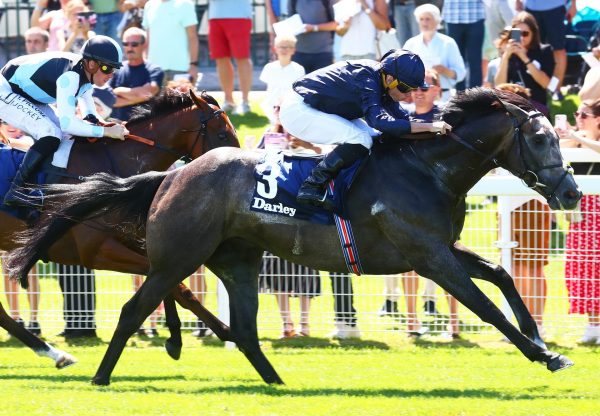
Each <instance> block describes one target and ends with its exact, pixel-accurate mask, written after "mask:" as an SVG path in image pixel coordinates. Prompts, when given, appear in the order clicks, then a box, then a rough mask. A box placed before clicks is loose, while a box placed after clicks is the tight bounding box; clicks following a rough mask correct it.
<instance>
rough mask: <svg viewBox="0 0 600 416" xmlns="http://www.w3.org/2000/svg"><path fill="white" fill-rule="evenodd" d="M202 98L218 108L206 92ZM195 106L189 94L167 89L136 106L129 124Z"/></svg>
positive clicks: (215, 101)
mask: <svg viewBox="0 0 600 416" xmlns="http://www.w3.org/2000/svg"><path fill="white" fill-rule="evenodd" d="M201 98H202V99H203V100H205V101H206V102H207V103H209V104H213V105H216V106H218V105H219V104H218V103H217V100H215V99H214V98H213V97H211V96H210V95H208V94H206V92H204V91H203V92H202V95H201ZM193 105H194V100H192V97H191V96H190V94H189V93H188V92H181V91H179V90H176V89H172V88H165V89H164V90H162V91H161V92H160V94H158V95H156V96H154V97H152V98H151V99H150V101H149V102H147V103H145V104H142V105H139V106H136V107H135V108H134V109H133V113H132V116H131V118H130V119H129V122H128V123H129V124H132V123H138V122H141V121H143V120H148V119H150V118H155V117H158V116H161V115H164V114H169V113H174V112H176V111H179V110H183V109H184V108H189V107H191V106H193Z"/></svg>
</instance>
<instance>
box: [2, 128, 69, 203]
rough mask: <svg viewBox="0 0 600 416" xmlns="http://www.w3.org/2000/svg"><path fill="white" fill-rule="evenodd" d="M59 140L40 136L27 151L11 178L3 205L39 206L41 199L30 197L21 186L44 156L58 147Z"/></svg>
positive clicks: (50, 153) (29, 177)
mask: <svg viewBox="0 0 600 416" xmlns="http://www.w3.org/2000/svg"><path fill="white" fill-rule="evenodd" d="M59 143H60V140H59V139H57V138H56V137H50V136H47V137H42V138H41V139H39V140H38V141H37V142H36V143H35V144H34V145H33V146H31V148H30V149H29V150H28V151H27V154H26V155H25V158H24V159H23V163H22V164H21V167H19V170H18V171H17V174H16V175H15V178H14V179H13V182H12V185H11V186H10V189H9V190H8V192H7V193H6V195H5V196H4V205H6V206H12V207H14V206H29V207H31V206H35V207H41V201H37V200H36V199H35V198H30V197H29V195H28V194H26V193H25V192H23V188H24V186H25V184H26V183H27V181H30V180H31V178H32V176H33V174H34V173H35V172H36V170H37V169H38V168H39V166H40V165H41V164H42V162H43V161H44V159H46V157H48V156H50V155H52V154H53V153H54V152H55V151H56V149H57V148H58V144H59Z"/></svg>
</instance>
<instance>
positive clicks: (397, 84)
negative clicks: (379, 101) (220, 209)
mask: <svg viewBox="0 0 600 416" xmlns="http://www.w3.org/2000/svg"><path fill="white" fill-rule="evenodd" d="M387 87H388V88H389V89H390V90H393V89H394V88H397V89H398V91H400V92H401V93H402V94H408V93H409V92H411V91H414V90H416V89H417V88H416V87H411V86H410V85H408V84H405V83H404V82H402V81H400V80H398V79H395V80H393V81H392V82H391V83H390V84H389V85H388V86H387Z"/></svg>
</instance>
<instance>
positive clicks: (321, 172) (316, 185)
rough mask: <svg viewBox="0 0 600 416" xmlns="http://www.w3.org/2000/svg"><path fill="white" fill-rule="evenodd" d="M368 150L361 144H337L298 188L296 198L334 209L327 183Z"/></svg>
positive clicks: (303, 202) (310, 203)
mask: <svg viewBox="0 0 600 416" xmlns="http://www.w3.org/2000/svg"><path fill="white" fill-rule="evenodd" d="M368 152H369V149H367V148H366V147H364V146H363V145H360V144H350V143H345V144H341V145H339V146H337V147H336V148H335V149H333V150H332V151H331V152H330V153H329V154H327V156H325V158H324V159H323V160H322V161H321V162H320V163H319V164H318V165H317V166H315V168H314V169H313V170H312V172H311V173H310V175H309V176H308V178H306V180H305V181H304V183H303V184H302V186H301V187H300V189H299V190H298V196H297V197H296V200H297V201H298V202H299V203H301V204H309V205H315V206H318V207H323V208H325V209H327V210H329V211H333V209H334V206H333V204H332V203H331V202H330V201H329V200H328V199H327V189H326V187H327V184H328V183H329V181H330V180H332V179H335V177H336V176H337V175H338V173H339V172H340V170H342V169H344V168H347V167H349V166H351V165H352V164H353V163H354V162H355V161H356V160H357V159H359V158H360V157H362V156H364V155H366V154H367V153H368Z"/></svg>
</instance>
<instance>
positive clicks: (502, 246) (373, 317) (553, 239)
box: [0, 149, 600, 338]
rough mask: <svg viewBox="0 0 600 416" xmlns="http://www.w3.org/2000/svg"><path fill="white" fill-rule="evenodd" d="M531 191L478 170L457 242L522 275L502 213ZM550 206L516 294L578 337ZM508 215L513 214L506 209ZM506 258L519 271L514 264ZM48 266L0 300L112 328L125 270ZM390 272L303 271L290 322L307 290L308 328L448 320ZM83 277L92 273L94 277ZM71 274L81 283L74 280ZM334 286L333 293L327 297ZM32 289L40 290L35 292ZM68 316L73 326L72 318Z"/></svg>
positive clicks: (276, 284) (273, 316)
mask: <svg viewBox="0 0 600 416" xmlns="http://www.w3.org/2000/svg"><path fill="white" fill-rule="evenodd" d="M564 154H565V157H566V158H567V160H570V161H573V162H576V161H582V160H585V161H598V162H600V158H599V157H598V155H597V154H596V153H593V152H591V153H590V152H585V151H581V150H580V149H579V151H575V152H573V151H567V152H564ZM598 179H599V178H598V177H595V176H579V177H576V180H577V182H578V184H579V185H580V187H581V189H582V190H583V191H584V193H586V194H588V195H600V180H598ZM534 195H535V194H534V193H533V192H532V191H531V190H529V189H527V188H526V187H525V186H524V185H523V184H521V183H520V181H519V180H518V179H516V178H514V177H510V176H498V175H490V176H487V177H485V178H484V179H483V180H482V181H481V182H480V183H478V184H477V185H476V186H475V187H474V188H473V190H472V191H471V192H470V193H469V197H468V198H467V203H468V207H467V219H466V224H465V228H464V231H463V233H462V236H461V241H462V242H463V243H464V244H465V245H467V246H468V247H470V248H471V249H473V250H474V251H476V252H477V253H479V254H480V255H482V256H483V257H486V258H488V259H490V260H492V261H494V262H497V263H502V264H503V266H504V267H505V268H506V269H507V270H512V271H513V273H514V272H519V271H521V274H522V272H523V270H524V269H523V266H522V264H519V263H518V262H517V263H515V262H514V259H513V254H514V252H515V250H516V249H517V247H514V244H512V243H511V242H512V241H514V240H513V236H512V235H511V232H514V231H515V230H512V229H511V228H513V227H512V226H511V221H508V220H507V219H508V218H511V207H510V198H514V197H515V196H518V197H524V196H534ZM494 197H495V198H494ZM507 201H509V202H507ZM544 212H545V209H542V210H540V211H536V210H535V209H534V210H526V211H525V212H524V213H522V214H521V215H523V218H522V219H521V222H523V219H524V218H526V217H528V215H530V216H531V217H536V218H537V217H539V216H540V215H541V216H542V217H543V215H544V214H543V213H544ZM514 215H515V214H514V213H513V216H514ZM551 215H552V221H548V225H549V224H550V223H551V224H552V228H551V229H550V230H548V232H549V236H550V239H549V244H548V247H547V248H546V249H545V250H541V251H539V250H538V251H536V250H534V249H530V250H531V252H529V253H525V254H526V257H528V258H529V259H530V260H531V261H532V262H533V263H535V262H537V263H540V264H543V263H544V260H543V259H545V258H547V264H546V265H543V266H540V267H537V269H536V268H535V267H534V268H529V269H527V270H528V272H529V275H522V276H520V277H519V280H518V283H519V285H518V286H520V288H521V290H523V291H524V293H526V294H528V295H527V297H526V299H525V300H526V304H527V305H528V306H530V308H532V309H535V308H540V307H541V306H540V305H543V306H544V308H543V315H542V316H541V318H539V317H538V319H539V320H540V321H543V326H544V328H545V330H546V332H547V333H548V334H549V335H550V336H553V335H555V336H573V337H577V336H580V335H581V333H582V332H583V328H584V326H585V324H586V317H585V316H582V315H576V314H569V297H568V293H567V289H566V284H565V243H564V240H565V236H566V234H567V232H568V223H567V222H566V221H565V215H564V213H562V212H555V213H553V214H551ZM513 221H515V219H514V217H513ZM518 226H519V227H521V228H520V229H519V230H520V231H521V232H523V233H527V232H531V231H535V230H537V231H544V227H545V226H546V224H542V223H529V224H525V225H524V224H520V225H518ZM523 227H525V228H523ZM540 243H541V242H540V241H537V242H536V241H534V242H533V243H532V246H537V245H538V244H540ZM515 265H516V267H517V268H518V270H515ZM277 269H278V268H277V267H275V268H274V269H273V268H271V271H273V270H275V271H276V273H274V274H273V273H271V274H270V275H266V274H263V275H261V282H263V283H265V282H266V284H264V285H262V286H263V291H262V292H261V294H260V310H259V332H260V335H261V336H273V337H277V336H279V334H280V332H281V330H282V318H281V314H280V310H279V308H278V305H277V300H276V296H275V295H274V294H273V293H271V292H274V291H276V289H277V288H281V287H284V286H285V284H286V283H285V282H289V280H290V276H289V271H288V272H287V273H283V272H285V271H283V272H282V270H277ZM57 271H58V270H57V267H56V266H41V265H40V266H38V268H37V271H34V272H33V273H32V275H36V276H37V277H39V282H40V287H41V290H39V292H38V291H37V290H36V288H35V287H34V290H33V291H32V293H29V299H28V293H27V292H26V291H24V290H22V289H17V288H16V287H15V286H14V285H13V286H10V283H8V282H5V283H6V284H8V286H5V290H4V293H1V292H0V301H1V302H2V303H3V304H4V305H5V307H7V309H8V308H9V307H12V308H13V309H16V310H13V311H12V313H13V315H14V316H18V315H20V316H21V317H22V318H23V319H24V320H25V321H29V320H30V319H31V318H30V314H31V310H30V306H29V305H30V302H29V301H30V300H33V301H34V302H33V305H34V309H39V311H38V312H37V316H36V312H35V310H34V311H33V313H34V314H33V319H34V320H38V321H39V322H40V324H41V326H42V331H43V332H44V333H45V334H47V335H53V334H54V333H57V332H59V331H60V330H62V329H63V327H64V325H65V320H64V318H67V319H69V320H72V321H73V322H79V321H81V322H86V320H87V321H95V325H96V326H97V327H98V328H99V329H113V328H114V327H115V324H116V321H117V319H118V316H119V313H120V309H121V307H122V305H123V304H124V303H125V302H126V300H127V299H128V298H129V297H131V295H132V294H133V291H134V285H133V282H132V278H131V277H130V276H127V275H123V274H119V273H114V272H106V271H97V272H96V275H95V279H94V278H87V281H86V278H81V277H80V276H79V272H78V271H77V270H76V269H73V268H67V269H66V270H62V272H63V273H62V275H61V277H60V279H57ZM582 277H586V276H582ZM203 278H205V279H203ZM203 280H205V281H206V286H204V283H203ZM396 280H398V281H399V282H400V283H402V282H403V283H404V285H405V286H403V285H402V284H399V287H397V286H396V285H395V284H394V280H393V279H389V278H386V277H383V276H368V275H367V276H362V277H352V278H351V282H352V287H353V296H352V295H349V294H348V293H347V292H348V290H347V289H348V288H347V287H346V286H348V279H347V278H345V277H343V276H334V277H333V278H331V279H330V278H328V274H327V273H323V272H320V273H319V272H315V273H313V274H312V275H310V276H309V278H307V279H304V283H303V284H302V285H300V286H296V288H295V289H294V290H295V292H296V294H295V295H294V297H292V298H290V299H289V300H290V302H289V303H290V304H291V313H290V314H291V317H292V321H293V322H294V323H295V329H296V331H300V330H301V327H300V324H299V322H300V320H301V319H300V309H299V303H300V302H299V300H297V298H296V295H297V294H298V293H300V294H301V295H306V296H308V297H309V298H311V302H310V311H309V313H308V319H304V320H305V321H306V320H307V321H308V322H309V323H310V331H311V334H312V335H315V336H324V335H326V334H327V333H328V332H329V331H331V329H332V328H333V324H334V321H335V320H342V319H348V321H351V320H352V319H356V321H357V322H358V326H359V327H360V330H361V332H362V333H363V337H367V338H368V337H369V333H371V334H373V333H376V332H382V331H399V332H403V331H407V330H413V329H415V328H414V325H412V326H411V325H410V324H411V323H413V324H414V323H415V319H416V320H418V321H420V322H421V324H422V325H423V326H427V327H429V329H430V330H431V332H432V333H438V332H442V331H444V330H446V329H447V328H446V325H447V324H448V318H449V312H448V311H449V309H448V306H447V302H446V300H445V299H444V296H443V293H442V291H441V290H440V289H439V288H438V289H436V292H435V296H436V297H437V303H436V307H437V309H438V311H439V312H440V314H439V315H437V316H430V315H426V314H425V313H424V311H423V303H424V302H423V298H422V296H421V295H422V292H423V287H424V286H425V285H424V282H423V279H422V278H418V279H417V278H400V279H396ZM59 281H60V283H62V284H63V286H65V285H66V286H70V287H71V292H73V293H71V294H70V295H73V296H72V297H69V294H67V296H65V299H69V300H68V302H69V303H70V306H71V307H73V308H74V310H73V311H72V313H70V314H69V315H68V316H66V317H63V310H64V306H65V305H64V302H65V301H64V300H63V293H62V292H61V290H60V287H59ZM307 281H308V283H307ZM91 282H94V283H95V286H93V285H92V283H91ZM76 283H77V284H80V286H77V284H76ZM190 283H191V287H192V289H193V290H195V291H196V292H202V293H203V294H204V295H205V296H204V297H205V303H206V305H207V306H208V308H209V309H211V310H212V311H214V312H218V313H219V314H220V315H221V316H223V317H224V318H226V316H224V315H223V314H226V313H227V308H226V302H225V301H224V299H226V298H225V297H224V296H222V293H223V292H222V291H221V290H219V291H217V279H216V278H215V277H214V276H213V275H212V274H211V273H210V272H207V273H206V275H205V276H203V275H201V274H197V275H196V276H195V277H193V278H192V282H190ZM417 284H419V288H417V287H416V285H417ZM477 284H478V285H479V286H480V287H481V288H482V290H483V291H484V292H485V293H486V294H487V295H488V296H489V297H490V298H491V299H492V300H493V301H494V302H495V303H496V304H497V305H499V306H502V303H503V298H502V296H501V294H500V292H499V290H498V289H496V288H495V287H493V286H491V285H490V284H488V283H485V282H483V283H481V282H479V281H478V282H477ZM334 285H335V286H337V288H336V290H335V291H334V290H332V288H333V286H334ZM386 287H387V288H388V290H387V295H386V294H384V291H385V289H384V288H386ZM269 288H270V289H269ZM307 288H308V289H307ZM404 289H406V290H404ZM302 290H314V292H312V293H309V292H302ZM333 292H338V297H337V299H336V300H335V301H334V296H333ZM344 292H346V293H344ZM36 293H37V294H38V295H39V296H35V294H36ZM86 294H87V295H88V296H87V297H86V296H85V295H86ZM217 294H219V295H220V296H217ZM77 295H81V296H79V297H78V296H77ZM94 295H95V296H94ZM7 296H8V297H9V298H10V302H6V300H7ZM386 296H387V297H386ZM36 299H38V300H39V305H38V306H37V308H36V307H35V301H36ZM219 299H220V301H219ZM286 299H288V298H287V297H286V296H282V297H280V300H282V301H285V300H286ZM386 299H387V300H390V301H396V302H397V305H398V308H399V311H398V314H397V315H392V316H390V315H385V316H380V309H381V307H382V305H383V304H384V302H385V301H386ZM16 301H18V302H16ZM17 303H18V306H17ZM350 306H353V308H354V309H355V310H356V312H355V313H353V312H352V311H351V308H350ZM92 307H93V308H92ZM413 308H414V311H413ZM89 309H95V315H94V314H92V313H87V314H86V310H89ZM336 309H337V314H336ZM82 315H83V317H82ZM159 315H160V313H158V314H156V315H154V319H158V320H159V321H160V317H159ZM181 316H182V321H183V323H184V327H185V328H194V327H195V325H196V321H195V319H194V318H193V316H191V315H190V314H189V313H188V312H187V311H181ZM458 319H459V322H460V332H462V333H482V332H486V331H490V330H491V329H492V328H491V327H489V326H488V325H486V324H484V323H483V322H481V321H480V320H479V319H478V318H477V317H476V316H474V315H473V314H472V313H471V312H470V311H468V310H466V309H465V308H464V307H462V306H459V308H458ZM75 325H80V323H76V324H75ZM81 325H85V324H81ZM146 325H150V323H149V322H147V323H146ZM158 329H159V331H163V332H164V331H166V330H165V329H161V326H160V323H159V326H158Z"/></svg>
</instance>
